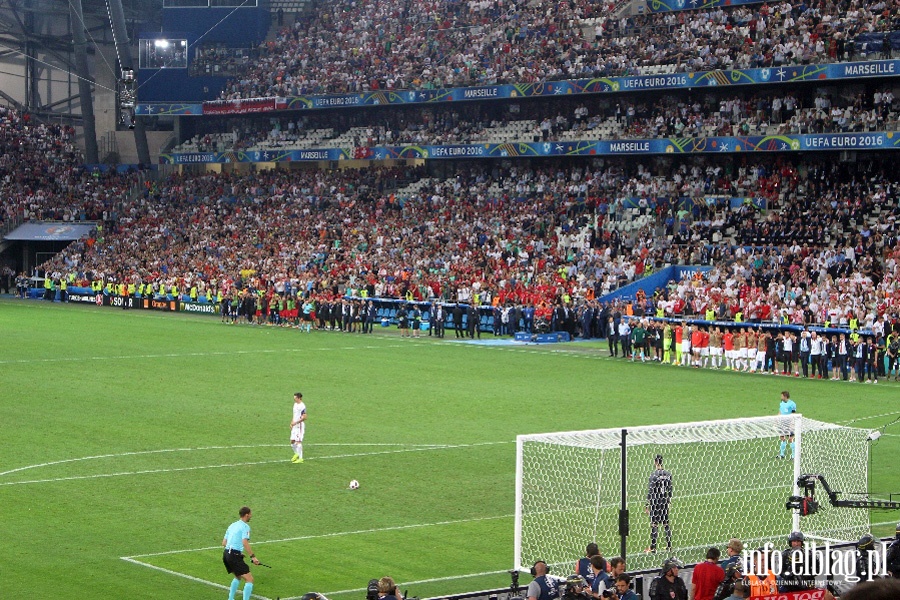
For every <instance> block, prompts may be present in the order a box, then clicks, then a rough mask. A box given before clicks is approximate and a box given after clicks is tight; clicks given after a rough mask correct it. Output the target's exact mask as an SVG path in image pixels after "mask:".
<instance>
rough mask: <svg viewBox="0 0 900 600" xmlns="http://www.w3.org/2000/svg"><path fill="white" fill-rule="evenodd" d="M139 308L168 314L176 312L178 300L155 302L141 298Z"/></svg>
mask: <svg viewBox="0 0 900 600" xmlns="http://www.w3.org/2000/svg"><path fill="white" fill-rule="evenodd" d="M140 304H141V308H145V309H147V310H164V311H169V312H176V311H178V304H179V302H178V300H155V299H153V298H141V299H140Z"/></svg>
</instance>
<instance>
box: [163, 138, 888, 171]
mask: <svg viewBox="0 0 900 600" xmlns="http://www.w3.org/2000/svg"><path fill="white" fill-rule="evenodd" d="M898 148H900V132H895V131H880V132H872V133H821V134H802V135H757V136H717V137H698V138H693V137H692V138H653V139H643V140H576V141H568V142H511V143H505V144H458V145H434V146H429V145H425V146H376V147H360V148H320V149H306V150H279V151H247V152H215V153H210V152H206V153H184V154H166V155H160V159H159V160H160V164H175V165H182V164H196V163H252V162H304V161H342V160H353V159H360V158H363V159H366V160H395V159H410V158H412V159H423V160H446V159H457V158H517V157H542V156H604V155H636V154H719V153H738V152H808V151H835V150H896V149H898Z"/></svg>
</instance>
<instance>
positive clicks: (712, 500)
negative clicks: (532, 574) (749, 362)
mask: <svg viewBox="0 0 900 600" xmlns="http://www.w3.org/2000/svg"><path fill="white" fill-rule="evenodd" d="M624 431H625V435H624V439H625V444H626V446H625V450H626V452H625V456H626V460H625V465H624V467H625V469H624V474H623V464H622V440H623V429H602V430H595V431H575V432H566V433H547V434H536V435H521V436H518V438H517V448H516V518H515V568H516V569H519V570H527V569H528V568H529V567H530V566H531V565H532V564H533V563H534V562H535V561H536V560H543V561H545V562H546V563H547V564H548V565H551V566H554V567H556V572H557V573H567V572H571V570H572V569H573V567H574V564H575V561H576V560H577V559H578V558H580V557H581V556H583V555H584V550H585V546H586V545H587V544H588V543H590V542H596V543H597V544H598V545H599V547H600V551H601V553H602V554H603V555H604V556H605V557H612V556H618V555H619V554H620V553H621V552H620V548H621V545H620V543H621V542H620V540H621V538H620V536H619V509H620V507H621V504H622V486H623V481H624V485H625V502H626V505H627V509H628V511H629V524H630V531H629V536H628V537H627V538H626V540H627V542H626V561H627V564H628V570H629V571H634V570H640V569H649V568H657V567H659V566H660V564H662V562H663V560H665V558H666V557H668V556H677V557H678V558H680V559H682V560H685V561H688V562H695V561H700V560H702V559H703V557H704V556H705V551H706V549H707V548H708V547H710V546H718V547H719V548H724V546H725V545H726V544H727V543H728V540H729V539H731V538H738V539H740V540H742V541H743V542H744V545H745V546H747V547H749V548H755V547H758V546H761V545H763V544H764V543H765V542H772V543H773V544H775V546H776V547H786V544H787V535H788V534H789V533H790V532H791V531H792V530H796V529H799V530H801V531H803V532H804V533H805V534H806V535H807V536H810V537H813V538H821V539H828V540H832V541H835V540H844V541H850V540H853V541H855V540H857V539H859V537H860V536H861V535H862V534H864V533H867V532H868V530H869V514H868V511H867V510H861V509H848V508H832V507H831V506H830V505H829V504H828V502H827V498H825V496H824V494H822V497H821V498H819V500H820V505H821V508H820V511H819V512H818V513H817V514H815V515H812V516H807V517H802V520H801V518H800V517H799V515H797V514H796V512H795V511H790V510H788V509H787V508H786V506H785V504H786V502H787V500H788V497H789V496H791V495H796V494H799V493H800V492H799V490H798V489H797V487H796V481H797V477H798V476H799V475H800V474H805V473H808V474H821V475H825V476H826V478H827V480H828V482H829V484H830V485H831V487H832V489H834V490H836V491H840V492H841V493H842V494H844V495H851V496H852V495H856V494H865V493H866V491H867V489H868V473H867V461H868V445H867V442H866V437H867V435H868V433H869V432H868V431H867V430H863V429H855V428H851V427H843V426H840V425H835V424H831V423H823V422H820V421H814V420H812V419H807V418H804V417H802V416H801V415H792V416H789V417H780V416H773V417H759V418H748V419H732V420H722V421H705V422H698V423H680V424H672V425H658V426H649V427H631V428H627V429H626V430H624ZM787 431H793V432H794V433H795V436H796V437H795V452H794V458H793V460H792V459H791V450H790V447H788V448H786V451H785V458H784V459H779V458H778V455H779V453H780V449H781V448H780V439H781V434H782V432H787ZM657 456H661V457H662V461H663V468H664V469H665V470H667V471H669V473H671V482H672V484H671V489H672V492H671V500H670V501H669V502H668V503H667V504H668V520H669V525H670V533H671V548H667V542H668V536H667V532H666V530H665V526H664V525H662V524H660V525H659V527H658V540H657V549H656V553H655V554H650V553H647V552H646V549H648V548H649V546H650V539H651V533H650V531H651V525H650V516H649V515H648V514H647V513H646V507H647V503H648V484H649V479H650V476H651V473H653V471H654V469H655V460H656V457H657ZM655 520H659V519H658V518H657V519H655Z"/></svg>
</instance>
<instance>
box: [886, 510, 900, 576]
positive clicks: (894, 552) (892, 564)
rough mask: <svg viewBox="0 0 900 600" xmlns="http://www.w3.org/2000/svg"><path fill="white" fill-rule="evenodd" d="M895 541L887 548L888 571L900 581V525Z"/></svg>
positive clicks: (899, 524)
mask: <svg viewBox="0 0 900 600" xmlns="http://www.w3.org/2000/svg"><path fill="white" fill-rule="evenodd" d="M894 535H895V537H894V541H892V542H891V544H890V546H888V547H887V552H886V553H887V556H886V557H885V560H886V561H887V570H888V572H889V573H890V574H891V575H893V576H894V577H896V578H898V579H900V523H897V530H896V532H895V534H894Z"/></svg>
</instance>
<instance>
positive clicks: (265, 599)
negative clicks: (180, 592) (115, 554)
mask: <svg viewBox="0 0 900 600" xmlns="http://www.w3.org/2000/svg"><path fill="white" fill-rule="evenodd" d="M121 558H122V560H124V561H127V562H130V563H132V564H135V565H139V566H141V567H147V568H148V569H154V570H156V571H161V572H163V573H165V574H166V575H175V576H176V577H181V578H182V579H187V580H189V581H194V582H197V583H202V584H204V585H208V586H212V587H215V588H219V589H222V590H225V591H228V590H229V588H228V586H225V585H222V584H221V583H216V582H214V581H207V580H206V579H200V578H199V577H194V576H193V575H188V574H186V573H179V572H178V571H172V570H171V569H164V568H162V567H157V566H156V565H151V564H149V563H145V562H141V561H139V560H134V559H133V558H129V557H127V556H123V557H121ZM250 597H251V598H259V600H272V599H271V598H268V597H266V596H260V595H259V594H251V595H250Z"/></svg>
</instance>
